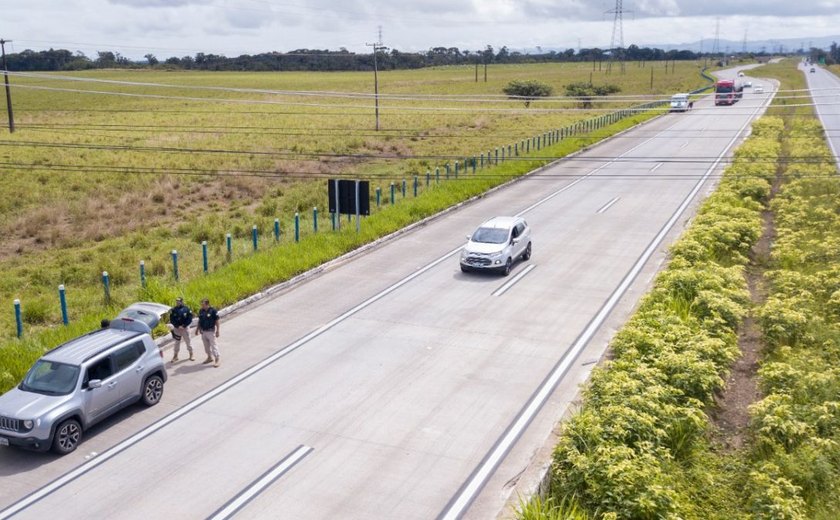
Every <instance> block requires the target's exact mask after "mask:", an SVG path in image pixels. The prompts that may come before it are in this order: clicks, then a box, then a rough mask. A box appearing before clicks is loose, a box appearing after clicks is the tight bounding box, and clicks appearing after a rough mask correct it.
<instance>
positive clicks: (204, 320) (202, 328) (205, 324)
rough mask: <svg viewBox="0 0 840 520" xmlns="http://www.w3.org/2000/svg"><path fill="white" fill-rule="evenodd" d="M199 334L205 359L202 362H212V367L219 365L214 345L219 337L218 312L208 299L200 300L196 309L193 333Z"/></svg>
mask: <svg viewBox="0 0 840 520" xmlns="http://www.w3.org/2000/svg"><path fill="white" fill-rule="evenodd" d="M199 334H200V335H201V341H202V342H203V343H204V352H206V353H207V359H205V360H204V362H203V363H204V364H207V363H213V366H214V367H218V366H219V347H218V346H217V345H216V338H218V337H219V313H218V311H216V309H214V308H213V307H211V306H210V300H208V299H207V298H204V299H203V300H201V309H199V311H198V326H197V327H196V328H195V335H196V336H198V335H199Z"/></svg>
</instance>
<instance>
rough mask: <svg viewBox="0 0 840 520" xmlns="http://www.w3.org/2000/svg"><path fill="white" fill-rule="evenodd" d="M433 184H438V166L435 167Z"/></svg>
mask: <svg viewBox="0 0 840 520" xmlns="http://www.w3.org/2000/svg"><path fill="white" fill-rule="evenodd" d="M435 184H440V167H439V166H436V167H435Z"/></svg>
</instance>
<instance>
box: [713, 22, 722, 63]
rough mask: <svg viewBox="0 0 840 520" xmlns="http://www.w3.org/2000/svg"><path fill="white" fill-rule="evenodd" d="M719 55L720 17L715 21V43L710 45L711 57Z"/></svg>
mask: <svg viewBox="0 0 840 520" xmlns="http://www.w3.org/2000/svg"><path fill="white" fill-rule="evenodd" d="M718 54H720V16H718V17H717V20H716V21H715V42H714V43H713V44H712V56H717V55H718Z"/></svg>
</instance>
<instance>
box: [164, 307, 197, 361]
mask: <svg viewBox="0 0 840 520" xmlns="http://www.w3.org/2000/svg"><path fill="white" fill-rule="evenodd" d="M192 320H193V313H192V311H191V310H190V308H189V307H187V306H186V305H184V299H183V298H181V297H180V296H179V297H178V298H175V307H172V308H171V309H169V323H170V324H172V336H173V337H174V338H175V354H174V355H173V356H172V362H173V363H177V362H178V352H180V350H181V339H182V338H183V340H184V343H186V344H187V352H189V353H190V361H192V360H194V359H195V358H194V357H193V348H192V344H191V343H190V329H189V327H190V325H191V324H192Z"/></svg>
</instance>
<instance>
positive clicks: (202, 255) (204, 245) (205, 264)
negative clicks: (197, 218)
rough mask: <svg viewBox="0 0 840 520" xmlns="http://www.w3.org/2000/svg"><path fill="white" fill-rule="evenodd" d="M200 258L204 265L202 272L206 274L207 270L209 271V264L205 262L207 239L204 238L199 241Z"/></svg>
mask: <svg viewBox="0 0 840 520" xmlns="http://www.w3.org/2000/svg"><path fill="white" fill-rule="evenodd" d="M201 259H202V263H203V265H204V274H207V272H208V271H209V265H208V262H207V241H206V240H202V241H201Z"/></svg>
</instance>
